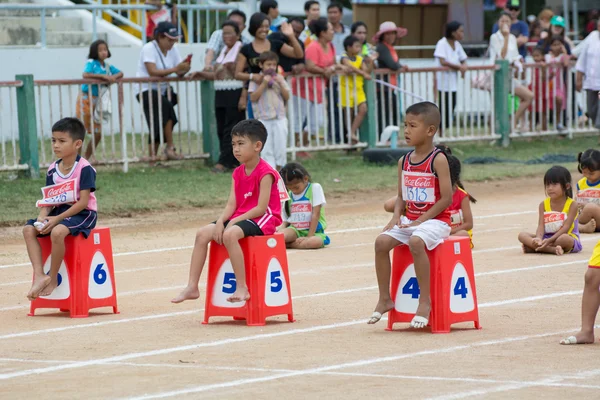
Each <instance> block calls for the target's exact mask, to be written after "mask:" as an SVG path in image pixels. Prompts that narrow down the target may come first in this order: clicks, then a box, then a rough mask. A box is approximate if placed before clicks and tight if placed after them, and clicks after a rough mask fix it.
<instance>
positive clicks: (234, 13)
mask: <svg viewBox="0 0 600 400" xmlns="http://www.w3.org/2000/svg"><path fill="white" fill-rule="evenodd" d="M233 15H237V16H238V17H242V18H243V19H244V23H246V20H247V17H246V13H245V12H243V11H242V10H233V11H232V12H230V13H229V14H228V15H227V19H229V18H231V17H232V16H233Z"/></svg>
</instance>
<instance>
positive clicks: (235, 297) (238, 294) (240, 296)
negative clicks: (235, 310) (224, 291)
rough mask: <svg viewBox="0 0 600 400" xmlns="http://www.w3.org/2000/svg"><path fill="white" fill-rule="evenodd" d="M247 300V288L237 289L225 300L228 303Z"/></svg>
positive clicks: (248, 295)
mask: <svg viewBox="0 0 600 400" xmlns="http://www.w3.org/2000/svg"><path fill="white" fill-rule="evenodd" d="M248 300H250V293H248V289H237V290H236V291H235V293H234V294H232V295H231V297H229V298H228V299H227V301H228V302H230V303H239V302H242V301H248Z"/></svg>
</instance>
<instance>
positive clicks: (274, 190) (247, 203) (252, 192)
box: [231, 158, 281, 235]
mask: <svg viewBox="0 0 600 400" xmlns="http://www.w3.org/2000/svg"><path fill="white" fill-rule="evenodd" d="M267 175H271V176H273V184H272V185H271V193H270V195H269V205H268V206H267V210H266V212H265V213H264V215H262V216H260V217H258V218H254V219H253V221H254V222H255V223H256V224H257V225H258V226H259V228H260V229H261V230H262V231H263V233H264V234H265V235H272V234H274V233H275V230H276V229H277V227H278V226H279V225H281V200H280V196H279V189H278V187H277V183H278V182H279V179H280V178H279V174H278V173H277V171H275V170H274V169H273V168H272V167H271V166H270V165H269V164H268V163H267V162H266V161H265V160H263V159H262V158H261V159H260V161H259V162H258V165H257V166H256V168H254V171H252V173H251V174H250V175H246V167H245V166H244V165H243V164H242V165H240V166H239V167H237V168H236V169H235V170H234V171H233V175H232V177H233V181H234V188H235V202H236V205H237V210H235V212H234V213H233V215H232V216H231V218H232V219H233V218H236V217H238V216H240V215H242V214H245V213H247V212H248V211H250V210H251V209H253V208H254V207H256V206H257V205H258V195H259V191H260V181H261V180H262V179H263V178H264V177H265V176H267Z"/></svg>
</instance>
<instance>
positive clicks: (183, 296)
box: [171, 286, 200, 304]
mask: <svg viewBox="0 0 600 400" xmlns="http://www.w3.org/2000/svg"><path fill="white" fill-rule="evenodd" d="M199 297H200V291H199V290H198V287H197V286H196V287H189V286H188V287H186V288H185V289H183V290H182V291H181V293H179V296H177V297H175V298H174V299H172V300H171V303H174V304H179V303H183V302H184V301H186V300H196V299H198V298H199Z"/></svg>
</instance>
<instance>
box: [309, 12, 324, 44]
mask: <svg viewBox="0 0 600 400" xmlns="http://www.w3.org/2000/svg"><path fill="white" fill-rule="evenodd" d="M328 24H329V21H328V20H327V18H325V17H321V18H319V19H315V20H314V21H311V23H310V25H309V26H308V29H310V31H311V33H312V34H313V35H315V36H316V37H317V39H318V38H319V36H320V35H321V33H323V32H327V29H328Z"/></svg>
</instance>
